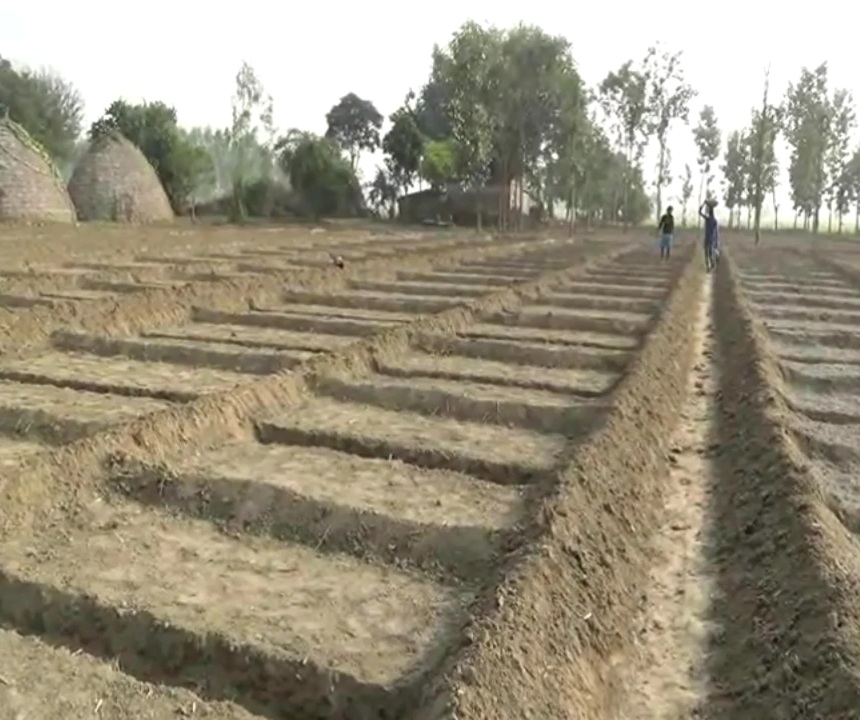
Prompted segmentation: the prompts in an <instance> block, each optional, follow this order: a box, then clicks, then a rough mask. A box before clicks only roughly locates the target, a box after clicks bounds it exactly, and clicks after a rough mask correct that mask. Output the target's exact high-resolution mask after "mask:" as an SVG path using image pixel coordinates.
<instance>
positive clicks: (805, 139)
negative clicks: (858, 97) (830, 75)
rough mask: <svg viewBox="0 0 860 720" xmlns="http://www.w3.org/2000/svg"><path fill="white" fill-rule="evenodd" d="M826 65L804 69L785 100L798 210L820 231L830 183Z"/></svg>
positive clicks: (795, 204) (787, 136)
mask: <svg viewBox="0 0 860 720" xmlns="http://www.w3.org/2000/svg"><path fill="white" fill-rule="evenodd" d="M827 94H828V89H827V65H826V64H822V65H820V66H818V67H817V68H816V69H815V70H809V69H808V68H803V69H802V70H801V73H800V78H799V80H798V81H797V82H796V83H792V84H791V85H789V88H788V92H787V93H786V98H785V122H784V129H785V136H786V139H787V140H788V143H789V146H790V147H791V160H790V163H789V179H790V182H791V189H792V200H793V202H794V206H795V208H797V209H799V210H801V211H802V212H803V213H804V214H805V215H806V216H807V218H809V217H812V220H813V230H814V231H816V232H817V230H818V219H819V210H820V209H821V203H822V200H823V198H824V190H825V185H826V181H827V173H826V167H825V154H826V152H827V141H828V138H827V135H828V129H829V128H828V126H829V119H830V108H829V102H828V97H827Z"/></svg>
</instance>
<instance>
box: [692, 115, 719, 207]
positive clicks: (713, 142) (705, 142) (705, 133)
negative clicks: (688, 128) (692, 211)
mask: <svg viewBox="0 0 860 720" xmlns="http://www.w3.org/2000/svg"><path fill="white" fill-rule="evenodd" d="M693 139H694V140H695V142H696V149H697V151H698V158H697V160H696V162H697V163H698V165H699V175H700V180H699V199H698V204H699V205H700V206H701V204H702V193H703V192H704V194H705V197H708V196H709V192H710V186H711V181H712V180H713V179H714V178H713V175H711V170H712V168H713V164H714V162H715V161H716V159H717V158H718V157H719V154H720V145H721V144H722V143H721V137H720V129H719V126H718V125H717V116H716V113H714V108H712V107H711V106H710V105H705V106H704V107H703V108H702V111H701V112H700V113H699V124H698V125H697V126H696V127H695V128H694V129H693ZM697 217H698V215H697ZM700 221H701V218H699V220H697V224H698V223H699V222H700Z"/></svg>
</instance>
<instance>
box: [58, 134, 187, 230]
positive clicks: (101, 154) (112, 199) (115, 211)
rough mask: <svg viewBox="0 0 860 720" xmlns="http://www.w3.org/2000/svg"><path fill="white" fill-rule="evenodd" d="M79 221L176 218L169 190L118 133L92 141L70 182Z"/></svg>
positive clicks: (130, 144) (128, 142)
mask: <svg viewBox="0 0 860 720" xmlns="http://www.w3.org/2000/svg"><path fill="white" fill-rule="evenodd" d="M69 195H71V198H72V202H73V203H74V204H75V208H76V209H77V212H78V219H79V220H108V221H114V222H138V223H148V222H162V221H165V220H172V219H173V209H172V208H171V207H170V201H169V200H168V199H167V193H165V192H164V188H163V187H162V185H161V181H160V180H159V179H158V175H156V174H155V170H154V169H153V167H152V165H150V164H149V161H148V160H147V159H146V156H144V154H143V153H142V152H141V151H140V150H139V149H138V147H137V146H136V145H135V144H134V143H132V142H131V141H130V140H128V139H126V138H125V137H123V136H122V135H120V134H119V133H117V132H112V133H106V134H105V135H102V136H101V137H99V138H97V139H95V140H93V142H92V144H91V145H90V148H89V150H88V151H87V152H86V153H85V154H84V156H83V157H82V158H81V159H80V160H79V161H78V164H77V165H76V167H75V171H74V173H73V174H72V179H71V180H70V181H69Z"/></svg>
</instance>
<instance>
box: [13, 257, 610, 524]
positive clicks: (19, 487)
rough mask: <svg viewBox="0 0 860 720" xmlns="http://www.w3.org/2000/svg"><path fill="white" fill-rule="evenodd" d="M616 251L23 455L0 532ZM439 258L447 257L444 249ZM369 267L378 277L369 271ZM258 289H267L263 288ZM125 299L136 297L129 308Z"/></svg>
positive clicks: (128, 321)
mask: <svg viewBox="0 0 860 720" xmlns="http://www.w3.org/2000/svg"><path fill="white" fill-rule="evenodd" d="M623 250H624V247H623V246H620V247H601V248H597V249H595V248H590V249H583V248H580V249H579V256H578V258H579V260H580V261H581V262H579V263H577V256H576V255H575V254H574V252H571V253H570V254H569V255H568V257H566V258H565V261H564V263H565V265H566V268H565V269H564V270H561V271H559V272H556V273H548V274H547V275H545V276H542V277H541V278H539V279H538V280H536V281H534V282H531V283H525V284H521V285H519V286H517V287H516V288H512V287H508V288H502V289H500V292H498V293H495V294H493V295H490V296H487V297H485V298H481V299H478V300H476V301H475V302H472V303H469V304H467V305H463V306H460V307H455V308H452V309H450V310H446V311H444V312H442V313H439V314H438V315H435V316H425V317H422V318H419V319H418V320H416V321H415V322H413V323H410V324H408V325H401V326H397V327H393V328H392V329H390V330H386V331H384V332H381V333H379V334H378V335H376V336H375V337H371V338H367V339H363V340H360V341H358V342H356V343H354V344H351V345H350V346H349V347H348V348H347V349H344V350H343V351H341V352H336V353H331V354H325V355H320V356H317V357H313V358H311V359H310V360H308V361H306V362H305V363H303V364H302V365H301V366H299V367H297V368H295V369H293V370H291V371H287V372H284V373H279V374H277V375H273V376H267V377H264V378H262V379H260V380H256V381H251V380H249V382H248V383H243V384H242V385H240V386H238V387H236V388H233V389H230V390H225V391H223V392H215V393H213V394H210V395H206V396H204V397H201V398H198V399H196V400H192V401H190V402H188V403H187V404H186V405H184V406H181V407H172V408H170V409H168V410H165V411H163V412H158V413H152V414H150V415H147V416H144V417H141V418H138V419H137V420H135V421H132V422H130V423H127V424H121V425H117V426H116V427H115V428H114V429H112V430H108V431H105V432H102V433H98V434H96V435H94V436H92V437H90V438H87V439H84V440H81V441H79V442H75V443H73V444H71V445H68V446H66V447H63V448H60V449H58V450H56V451H53V452H48V453H42V454H39V455H37V456H35V457H32V458H27V459H26V460H25V461H24V462H22V464H21V465H20V466H19V467H16V468H10V469H8V470H5V471H4V473H2V475H0V507H2V508H3V512H2V513H0V537H2V536H3V535H5V534H8V533H13V532H18V531H21V530H25V529H28V528H38V527H40V526H43V525H46V524H53V523H55V522H56V521H57V517H58V515H59V516H60V517H67V516H69V515H73V514H74V513H75V512H76V509H77V508H78V507H79V506H80V505H81V503H85V502H86V501H87V500H88V498H90V497H91V495H92V493H94V492H99V491H102V490H103V489H104V486H103V485H102V483H106V484H107V486H108V487H109V483H110V476H111V474H112V468H111V467H110V466H111V465H115V464H122V463H124V462H126V461H134V460H146V461H147V462H159V461H161V460H164V459H166V458H167V457H168V456H169V455H170V454H171V453H172V452H174V451H175V450H176V449H177V448H179V447H184V448H189V449H190V448H191V447H193V446H195V445H200V446H211V445H213V444H217V443H219V442H226V441H229V440H231V439H240V438H248V437H251V436H252V434H253V426H252V418H254V417H261V416H263V417H265V416H270V415H272V414H274V413H275V412H276V411H277V412H283V411H284V410H285V409H286V408H288V407H289V406H291V405H294V404H297V403H299V402H301V401H302V400H303V399H304V398H305V397H306V396H307V391H308V380H309V379H310V380H313V379H315V378H320V377H325V376H329V375H332V374H339V375H346V376H349V375H353V376H356V377H358V376H367V375H369V374H370V373H371V372H372V370H373V368H374V358H376V357H379V356H380V355H382V354H386V353H388V354H390V353H396V352H405V351H406V350H407V349H408V348H409V347H410V346H411V345H412V344H413V343H414V341H415V340H416V339H417V338H418V337H419V336H422V335H426V334H453V333H457V332H459V331H461V330H463V329H464V328H466V327H467V326H468V325H470V324H473V323H474V322H475V320H476V318H477V317H478V316H480V315H482V314H483V313H486V312H496V311H499V310H501V309H503V308H514V307H518V306H519V305H521V304H522V302H523V300H524V298H531V297H536V296H537V295H538V294H539V293H540V292H541V291H545V289H546V288H547V287H550V286H551V285H552V284H553V283H556V282H558V281H559V280H560V279H564V278H566V277H570V276H573V275H576V274H578V273H581V272H583V271H584V270H585V269H587V267H588V266H589V263H593V262H598V261H606V260H607V259H608V258H610V257H612V256H614V255H617V254H618V253H620V252H623ZM508 252H510V248H508ZM499 254H504V252H503V251H501V250H499V248H498V247H496V248H495V249H493V250H490V249H487V248H482V249H477V250H473V251H471V253H470V252H465V253H463V252H461V253H455V254H454V257H455V259H456V258H459V259H460V260H461V261H462V259H464V258H469V257H472V258H480V257H486V256H494V255H499ZM446 259H448V260H450V259H451V258H450V256H448V257H446ZM437 262H438V258H437ZM451 262H454V260H451ZM356 265H357V264H354V265H352V266H351V267H356ZM389 265H390V263H389ZM371 269H372V268H371ZM389 269H390V268H389ZM336 272H338V273H340V272H342V271H336ZM344 272H347V273H348V272H350V270H349V269H347V270H346V271H344ZM368 272H370V271H368ZM376 272H377V274H378V273H379V270H378V269H377V270H376ZM317 276H319V273H317ZM219 288H220V290H219ZM267 288H268V289H269V290H271V291H272V292H274V289H273V288H269V287H268V286H267ZM228 289H229V290H232V291H233V295H232V296H231V294H230V293H229V292H227V297H226V298H220V301H219V292H220V293H225V292H226V291H227V290H228ZM239 290H240V286H238V285H234V284H232V283H231V282H226V283H201V284H200V285H197V286H195V287H193V288H190V289H188V290H187V292H188V293H189V294H188V295H184V296H181V297H179V298H176V297H173V298H172V299H171V298H170V297H168V296H166V295H161V296H159V297H158V298H151V299H146V298H143V299H141V300H140V301H137V300H136V298H137V296H135V298H131V299H130V300H133V301H134V302H132V303H131V304H130V305H125V306H124V307H123V309H122V310H117V313H116V315H114V314H111V313H108V314H107V315H106V316H105V315H103V316H101V317H96V318H95V319H93V320H92V323H93V324H94V325H96V326H97V327H99V326H100V327H101V332H105V331H106V328H105V326H112V327H113V329H116V328H117V325H119V326H120V327H122V326H124V325H134V326H144V324H145V323H144V321H143V320H142V319H141V318H140V317H138V316H136V315H135V312H136V311H143V312H141V315H143V317H144V318H148V320H149V321H150V322H151V323H152V324H159V323H158V322H156V321H162V322H163V321H166V320H167V318H168V317H170V318H172V320H173V322H171V323H170V324H173V325H175V324H176V320H177V316H181V315H182V314H183V312H184V311H186V310H187V305H186V303H188V302H189V300H192V299H197V300H199V299H202V298H206V299H210V300H211V301H212V302H213V303H216V306H221V307H224V306H225V305H227V306H228V307H229V306H231V304H232V305H236V304H237V303H238V302H239V300H238V299H239V298H241V294H239V293H237V291H239ZM265 291H266V290H265V289H264V290H263V291H261V292H265ZM140 295H144V296H146V295H149V293H140ZM135 302H140V304H139V305H135ZM150 303H152V305H150ZM144 309H146V310H148V311H149V312H146V311H144ZM44 329H45V330H47V329H48V328H44ZM149 329H151V327H150V328H149ZM0 346H2V342H0ZM83 389H86V388H83ZM150 394H151V392H150Z"/></svg>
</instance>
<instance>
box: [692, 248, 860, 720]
mask: <svg viewBox="0 0 860 720" xmlns="http://www.w3.org/2000/svg"><path fill="white" fill-rule="evenodd" d="M733 272H734V270H733V268H732V266H731V264H730V263H721V266H720V269H719V272H718V275H717V278H716V285H715V305H714V315H715V318H716V334H717V352H718V358H719V365H720V367H721V368H722V370H723V375H722V379H721V380H722V382H721V385H720V391H719V393H718V396H717V402H718V404H719V408H718V427H717V428H716V431H717V442H718V443H719V445H718V447H717V448H715V450H716V455H715V463H716V471H715V477H716V478H717V481H716V483H715V485H714V487H713V496H712V498H713V509H712V512H713V517H714V533H715V536H716V537H715V538H714V539H713V543H712V546H713V547H714V557H713V562H714V565H713V566H714V569H715V573H716V581H717V586H718V592H717V597H716V598H715V599H714V603H713V604H712V612H713V615H714V616H713V618H712V620H713V624H714V626H715V627H717V628H720V630H718V631H717V632H716V633H715V634H714V636H713V637H712V639H711V647H710V652H709V657H708V661H707V662H708V667H707V670H708V674H709V677H710V687H709V692H708V697H707V700H706V706H705V707H703V708H701V709H700V712H699V714H698V715H697V717H702V718H707V719H708V720H724V719H725V718H732V719H733V720H767V719H768V718H773V719H774V720H776V719H777V718H778V719H779V720H788V719H789V718H791V719H796V720H801V719H803V720H808V719H810V718H833V719H836V718H839V719H840V720H842V719H848V718H858V717H860V687H858V682H857V677H856V675H855V673H856V669H857V652H856V644H855V641H856V633H855V632H854V631H853V630H848V629H847V625H848V623H847V622H846V621H847V620H848V617H840V610H842V611H848V612H852V614H854V613H855V612H856V610H855V608H856V600H853V601H848V602H846V595H845V590H846V589H847V588H846V587H845V586H846V585H848V584H855V583H856V581H850V580H848V579H847V578H846V577H841V578H839V579H836V580H835V579H834V578H835V576H836V575H838V574H839V573H840V571H841V568H842V566H841V565H840V560H841V561H842V562H846V561H847V562H852V563H854V564H856V562H857V560H856V557H854V558H851V554H854V553H856V549H855V550H850V549H849V548H847V547H846V546H845V545H843V544H841V543H842V542H843V538H842V537H841V536H840V530H842V532H843V534H844V530H843V529H841V528H834V527H833V525H832V516H831V517H830V518H828V516H829V515H830V514H829V512H827V511H826V510H825V509H824V508H823V505H822V503H821V498H820V492H819V491H818V490H817V489H816V487H815V484H814V482H813V481H812V479H811V478H810V477H809V475H808V473H807V472H806V469H805V468H804V467H803V466H802V464H801V461H800V460H799V458H795V457H793V455H794V453H793V452H792V448H791V447H790V445H789V441H788V440H787V435H786V431H785V429H784V427H783V423H782V422H781V418H782V415H783V410H784V409H783V408H780V407H778V402H779V401H778V400H776V396H775V393H774V391H773V390H772V389H771V388H772V385H773V380H774V378H775V375H774V368H775V366H773V367H772V365H773V363H770V362H769V361H768V358H766V357H763V356H762V353H761V348H762V347H763V346H762V345H761V342H762V341H761V339H759V338H757V332H758V331H757V329H756V327H755V325H754V323H753V322H752V321H751V318H750V316H749V314H748V311H747V310H746V308H745V306H744V302H743V299H742V297H741V296H740V294H739V291H738V290H737V288H736V283H735V280H734V277H733ZM825 526H826V527H825ZM837 553H838V554H837ZM853 619H856V614H855V615H854V618H852V620H853Z"/></svg>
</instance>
